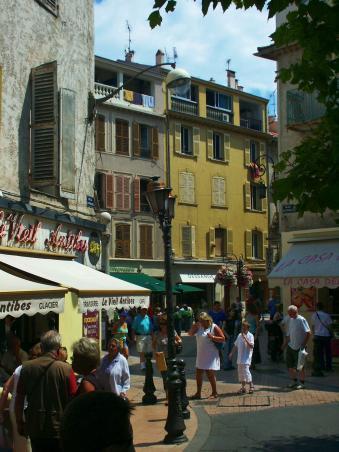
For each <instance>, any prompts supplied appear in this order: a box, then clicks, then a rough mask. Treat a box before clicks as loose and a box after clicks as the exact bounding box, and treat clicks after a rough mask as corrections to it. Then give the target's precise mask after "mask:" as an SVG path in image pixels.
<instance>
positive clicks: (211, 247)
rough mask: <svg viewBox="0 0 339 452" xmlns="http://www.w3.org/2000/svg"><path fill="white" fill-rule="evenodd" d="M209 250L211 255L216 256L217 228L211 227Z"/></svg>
mask: <svg viewBox="0 0 339 452" xmlns="http://www.w3.org/2000/svg"><path fill="white" fill-rule="evenodd" d="M208 250H209V257H215V229H214V228H209V233H208Z"/></svg>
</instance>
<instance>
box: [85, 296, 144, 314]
mask: <svg viewBox="0 0 339 452" xmlns="http://www.w3.org/2000/svg"><path fill="white" fill-rule="evenodd" d="M148 306H149V296H148V295H116V296H113V297H95V296H94V297H84V298H80V299H79V308H80V312H83V313H84V312H86V311H87V310H88V311H95V310H100V309H105V310H106V311H108V310H111V309H112V310H113V309H130V308H134V307H135V308H139V307H146V308H148Z"/></svg>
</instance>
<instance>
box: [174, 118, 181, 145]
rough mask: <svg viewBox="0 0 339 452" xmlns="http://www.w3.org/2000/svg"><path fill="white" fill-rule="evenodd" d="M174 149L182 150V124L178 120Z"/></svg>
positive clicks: (175, 128)
mask: <svg viewBox="0 0 339 452" xmlns="http://www.w3.org/2000/svg"><path fill="white" fill-rule="evenodd" d="M174 150H175V152H181V124H180V122H176V123H175V124H174Z"/></svg>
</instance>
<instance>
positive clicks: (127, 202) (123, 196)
mask: <svg viewBox="0 0 339 452" xmlns="http://www.w3.org/2000/svg"><path fill="white" fill-rule="evenodd" d="M114 207H115V209H116V210H125V211H128V210H130V209H131V177H130V176H122V175H115V176H114Z"/></svg>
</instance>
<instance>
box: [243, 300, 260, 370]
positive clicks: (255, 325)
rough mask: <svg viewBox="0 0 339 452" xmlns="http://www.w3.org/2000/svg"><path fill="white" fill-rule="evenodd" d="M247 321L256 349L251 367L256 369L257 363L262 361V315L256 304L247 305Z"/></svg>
mask: <svg viewBox="0 0 339 452" xmlns="http://www.w3.org/2000/svg"><path fill="white" fill-rule="evenodd" d="M245 319H246V321H247V322H248V324H249V331H250V333H252V334H253V336H254V349H253V356H252V364H251V369H253V370H254V369H255V366H256V365H257V364H260V363H261V355H260V344H259V333H260V317H259V314H258V310H257V307H256V305H255V304H253V303H251V304H249V305H248V306H247V313H246V316H245Z"/></svg>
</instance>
